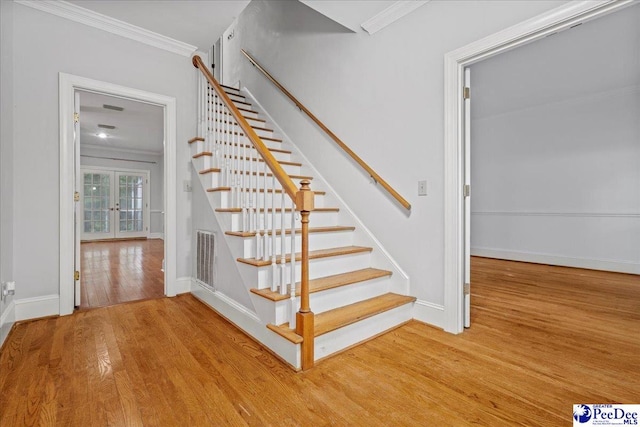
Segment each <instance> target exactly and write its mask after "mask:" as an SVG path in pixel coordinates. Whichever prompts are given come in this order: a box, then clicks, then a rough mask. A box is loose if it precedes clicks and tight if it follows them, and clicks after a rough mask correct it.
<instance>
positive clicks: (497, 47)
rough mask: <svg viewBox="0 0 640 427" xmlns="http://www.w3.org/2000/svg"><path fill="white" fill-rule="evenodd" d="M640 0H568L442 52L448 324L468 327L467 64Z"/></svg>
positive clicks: (449, 328) (451, 329)
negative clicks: (466, 261) (465, 95)
mask: <svg viewBox="0 0 640 427" xmlns="http://www.w3.org/2000/svg"><path fill="white" fill-rule="evenodd" d="M637 1H638V0H595V1H580V2H568V3H567V4H565V5H562V6H560V7H558V8H556V9H552V10H550V11H548V12H545V13H543V14H542V15H539V16H537V17H535V18H532V19H529V20H527V21H524V22H521V23H520V24H517V25H514V26H513V27H510V28H507V29H505V30H503V31H500V32H497V33H495V34H492V35H490V36H488V37H485V38H483V39H481V40H478V41H475V42H473V43H471V44H468V45H466V46H464V47H462V48H460V49H457V50H454V51H452V52H449V53H447V54H446V55H445V57H444V324H443V325H442V326H443V328H444V330H445V331H447V332H452V333H460V332H462V331H463V330H464V288H463V287H464V275H465V271H464V220H465V218H464V199H463V185H464V160H465V159H464V150H463V144H464V133H463V123H464V102H463V93H462V92H463V82H464V68H465V67H466V66H469V65H471V64H473V63H476V62H479V61H481V60H483V59H487V58H489V57H491V56H495V55H498V54H500V53H504V52H506V51H508V50H511V49H514V48H517V47H519V46H522V45H524V44H527V43H531V42H533V41H535V40H539V39H541V38H543V37H546V36H548V35H550V34H553V33H556V32H559V31H563V30H566V29H568V28H570V27H571V26H573V25H575V24H577V23H579V22H585V21H589V20H592V19H595V18H599V17H602V16H604V15H606V14H608V13H611V12H614V11H617V10H620V9H621V8H623V7H627V6H631V5H632V4H633V3H636V2H637Z"/></svg>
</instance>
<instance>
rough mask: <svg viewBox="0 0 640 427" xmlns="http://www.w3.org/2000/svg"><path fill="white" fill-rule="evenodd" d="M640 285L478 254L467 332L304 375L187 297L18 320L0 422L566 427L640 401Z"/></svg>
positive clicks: (366, 353)
mask: <svg viewBox="0 0 640 427" xmlns="http://www.w3.org/2000/svg"><path fill="white" fill-rule="evenodd" d="M639 284H640V280H639V278H638V276H632V275H624V274H614V273H603V272H597V271H589V270H578V269H568V268H561V267H549V266H540V265H534V264H525V263H515V262H506V261H496V260H488V259H479V258H475V259H473V282H472V293H473V307H472V320H473V324H472V327H471V329H469V330H467V331H466V332H465V333H463V334H461V335H450V334H447V333H445V332H443V331H440V330H438V329H436V328H433V327H429V326H427V325H424V324H421V323H419V322H415V321H412V322H410V323H409V324H407V325H404V326H402V327H400V328H398V329H396V330H394V331H392V332H390V333H387V334H385V335H382V336H380V337H378V338H376V339H373V340H371V341H369V342H367V343H365V344H363V345H361V346H358V347H355V348H352V349H350V350H348V351H345V352H343V353H341V354H339V355H337V356H335V357H332V358H330V359H327V360H324V361H322V362H320V363H318V364H317V365H316V367H315V368H314V369H312V370H310V371H308V372H305V373H294V372H292V371H291V370H290V369H289V368H287V367H286V366H285V365H284V364H282V363H281V362H280V361H278V360H277V359H276V358H275V357H273V356H272V355H271V354H270V353H269V352H267V351H266V350H264V349H263V348H262V347H261V346H259V345H258V344H256V343H255V342H254V341H252V340H250V339H249V338H247V337H246V336H245V335H244V334H242V333H241V332H239V331H238V330H237V329H235V328H234V327H232V326H230V325H229V324H228V323H227V322H226V321H225V320H224V319H222V318H221V317H220V316H218V315H217V314H215V313H214V312H212V311H211V310H210V309H209V308H207V307H206V306H204V305H203V304H202V303H200V302H199V301H198V300H196V299H195V298H194V297H192V296H191V295H183V296H179V297H176V298H162V299H155V300H147V301H141V302H135V303H131V304H124V305H117V306H111V307H105V308H98V309H94V310H87V311H81V312H78V313H76V314H74V315H71V316H66V317H60V318H49V319H43V320H38V321H33V322H29V323H22V324H19V325H16V327H15V328H14V330H13V332H12V333H11V335H10V336H9V338H8V339H7V341H6V342H5V345H4V347H3V349H2V353H1V354H0V425H1V426H3V427H9V426H27V425H43V426H49V425H50V426H54V425H55V426H89V425H90V426H106V425H138V426H140V425H145V426H174V425H175V426H226V425H238V426H242V425H250V426H302V425H304V426H325V425H337V426H432V425H433V426H464V425H486V426H511V425H530V426H545V427H548V426H568V425H571V415H572V404H574V403H605V402H622V403H638V402H640V374H639V372H640V370H639V369H638V366H640V333H639V332H638V321H639V320H640V288H639V287H638V285H639Z"/></svg>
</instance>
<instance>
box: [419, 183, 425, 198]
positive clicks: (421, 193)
mask: <svg viewBox="0 0 640 427" xmlns="http://www.w3.org/2000/svg"><path fill="white" fill-rule="evenodd" d="M426 195H427V181H418V196H426Z"/></svg>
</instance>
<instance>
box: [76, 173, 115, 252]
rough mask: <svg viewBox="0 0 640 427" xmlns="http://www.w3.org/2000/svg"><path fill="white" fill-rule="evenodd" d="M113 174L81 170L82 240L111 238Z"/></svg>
mask: <svg viewBox="0 0 640 427" xmlns="http://www.w3.org/2000/svg"><path fill="white" fill-rule="evenodd" d="M112 182H113V172H108V171H95V170H93V171H92V170H82V197H81V203H82V240H95V239H107V238H109V237H113V213H112V210H111V208H112V200H113V199H112V195H113V192H112V189H111V184H112Z"/></svg>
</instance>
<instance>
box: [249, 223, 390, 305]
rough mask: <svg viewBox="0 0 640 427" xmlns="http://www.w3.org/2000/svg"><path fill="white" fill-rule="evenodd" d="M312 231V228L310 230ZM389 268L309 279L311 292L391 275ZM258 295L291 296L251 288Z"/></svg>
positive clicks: (298, 293) (279, 297)
mask: <svg viewBox="0 0 640 427" xmlns="http://www.w3.org/2000/svg"><path fill="white" fill-rule="evenodd" d="M309 232H311V230H309ZM391 274H392V273H391V272H390V271H388V270H379V269H377V268H364V269H362V270H356V271H350V272H348V273H342V274H334V275H333V276H326V277H319V278H317V279H312V280H309V293H314V292H321V291H326V290H328V289H334V288H338V287H341V286H347V285H351V284H353V283H360V282H365V281H367V280H372V279H377V278H380V277H386V276H391ZM251 292H253V293H254V294H256V295H260V296H261V297H263V298H266V299H269V300H271V301H282V300H285V299H289V298H291V296H290V295H289V294H286V295H282V294H281V293H279V292H278V291H275V292H274V291H272V290H271V289H270V288H266V289H255V288H254V289H251ZM296 296H300V282H298V283H296Z"/></svg>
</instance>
